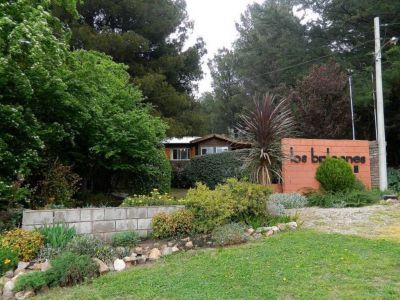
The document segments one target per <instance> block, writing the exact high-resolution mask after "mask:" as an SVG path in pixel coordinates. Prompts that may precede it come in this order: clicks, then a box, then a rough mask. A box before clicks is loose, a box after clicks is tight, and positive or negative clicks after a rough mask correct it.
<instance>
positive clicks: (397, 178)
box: [388, 168, 400, 193]
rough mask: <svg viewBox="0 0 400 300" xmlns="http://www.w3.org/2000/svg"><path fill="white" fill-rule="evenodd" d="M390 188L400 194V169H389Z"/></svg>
mask: <svg viewBox="0 0 400 300" xmlns="http://www.w3.org/2000/svg"><path fill="white" fill-rule="evenodd" d="M388 187H389V189H390V190H393V191H395V192H397V193H400V169H394V168H389V169H388Z"/></svg>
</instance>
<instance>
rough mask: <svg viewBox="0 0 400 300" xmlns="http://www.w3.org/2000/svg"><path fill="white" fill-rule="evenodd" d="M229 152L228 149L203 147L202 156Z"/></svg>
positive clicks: (225, 147)
mask: <svg viewBox="0 0 400 300" xmlns="http://www.w3.org/2000/svg"><path fill="white" fill-rule="evenodd" d="M225 151H228V147H227V146H224V147H201V155H207V154H214V153H222V152H225Z"/></svg>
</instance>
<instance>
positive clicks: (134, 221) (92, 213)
mask: <svg viewBox="0 0 400 300" xmlns="http://www.w3.org/2000/svg"><path fill="white" fill-rule="evenodd" d="M182 208H184V206H182V205H172V206H140V207H139V206H138V207H104V208H75V209H50V210H24V212H23V218H22V228H24V229H27V230H33V229H34V228H38V227H42V226H43V225H45V224H55V223H65V224H68V225H69V226H72V227H75V229H76V232H77V233H78V234H94V235H96V236H100V237H101V238H104V239H109V238H110V237H111V235H113V234H114V233H116V232H122V231H127V230H136V231H137V232H138V233H139V235H140V236H142V237H148V236H149V235H150V233H151V221H152V218H153V216H154V215H155V214H157V213H159V212H167V213H168V212H172V211H174V210H178V209H182Z"/></svg>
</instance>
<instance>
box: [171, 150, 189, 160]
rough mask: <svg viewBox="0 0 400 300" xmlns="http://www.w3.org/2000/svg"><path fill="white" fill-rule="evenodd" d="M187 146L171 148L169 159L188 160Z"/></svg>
mask: <svg viewBox="0 0 400 300" xmlns="http://www.w3.org/2000/svg"><path fill="white" fill-rule="evenodd" d="M188 159H189V148H173V149H172V151H171V160H188Z"/></svg>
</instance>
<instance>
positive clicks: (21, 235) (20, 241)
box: [1, 228, 44, 261]
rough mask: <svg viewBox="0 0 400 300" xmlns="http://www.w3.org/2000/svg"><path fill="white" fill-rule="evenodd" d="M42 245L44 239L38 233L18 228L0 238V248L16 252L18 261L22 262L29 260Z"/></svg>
mask: <svg viewBox="0 0 400 300" xmlns="http://www.w3.org/2000/svg"><path fill="white" fill-rule="evenodd" d="M43 243H44V237H43V235H42V234H41V233H40V232H37V231H28V230H24V229H19V228H17V229H14V230H10V231H7V232H6V233H5V234H4V235H3V236H2V237H1V246H3V247H9V248H10V249H11V250H14V251H16V252H18V254H19V259H21V260H23V261H29V260H31V259H32V258H33V257H34V256H35V254H36V253H37V252H38V251H39V249H40V248H41V247H42V246H43Z"/></svg>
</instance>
